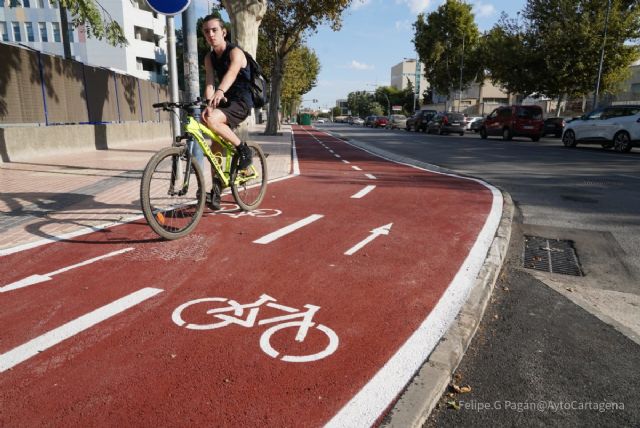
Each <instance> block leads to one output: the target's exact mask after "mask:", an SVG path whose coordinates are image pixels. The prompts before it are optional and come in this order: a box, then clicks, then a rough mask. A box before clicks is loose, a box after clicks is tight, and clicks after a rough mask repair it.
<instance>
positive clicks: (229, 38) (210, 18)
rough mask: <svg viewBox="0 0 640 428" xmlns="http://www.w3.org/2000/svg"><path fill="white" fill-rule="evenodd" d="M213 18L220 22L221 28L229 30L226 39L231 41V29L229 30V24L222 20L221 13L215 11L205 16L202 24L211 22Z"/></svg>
mask: <svg viewBox="0 0 640 428" xmlns="http://www.w3.org/2000/svg"><path fill="white" fill-rule="evenodd" d="M213 20H216V21H218V24H220V29H221V30H225V31H226V32H227V36H226V37H225V38H224V39H225V40H226V41H228V42H230V41H231V31H229V28H227V24H226V23H225V22H224V21H223V20H222V18H221V17H220V15H218V14H215V13H210V14H209V15H207V16H205V17H204V18H202V25H204V23H205V22H209V21H213Z"/></svg>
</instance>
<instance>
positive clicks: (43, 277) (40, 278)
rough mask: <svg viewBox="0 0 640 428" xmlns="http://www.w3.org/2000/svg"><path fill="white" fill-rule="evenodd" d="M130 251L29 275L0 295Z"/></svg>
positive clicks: (2, 289)
mask: <svg viewBox="0 0 640 428" xmlns="http://www.w3.org/2000/svg"><path fill="white" fill-rule="evenodd" d="M131 250H133V248H124V249H122V250H118V251H113V252H111V253H109V254H105V255H103V256H98V257H94V258H92V259H89V260H86V261H84V262H80V263H77V264H75V265H71V266H67V267H65V268H62V269H58V270H56V271H53V272H49V273H45V274H44V275H38V274H36V275H31V276H28V277H26V278H22V279H21V280H19V281H16V282H12V283H11V284H7V285H5V286H4V287H0V293H5V292H7V291H12V290H17V289H19V288H24V287H28V286H30V285H33V284H39V283H41V282H45V281H50V280H51V277H52V276H54V275H57V274H59V273H62V272H66V271H68V270H71V269H75V268H77V267H81V266H85V265H88V264H91V263H94V262H97V261H98V260H102V259H106V258H107V257H113V256H117V255H118V254H122V253H126V252H128V251H131Z"/></svg>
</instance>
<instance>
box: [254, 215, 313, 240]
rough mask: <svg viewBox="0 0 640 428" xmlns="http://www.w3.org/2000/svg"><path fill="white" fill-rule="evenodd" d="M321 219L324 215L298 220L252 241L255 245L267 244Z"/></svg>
mask: <svg viewBox="0 0 640 428" xmlns="http://www.w3.org/2000/svg"><path fill="white" fill-rule="evenodd" d="M322 217H324V215H322V214H313V215H310V216H309V217H307V218H303V219H302V220H298V221H296V222H295V223H293V224H290V225H289V226H286V227H283V228H282V229H279V230H276V231H275V232H272V233H270V234H268V235H265V236H263V237H262V238H260V239H256V240H255V241H253V242H254V243H255V244H269V243H271V242H273V241H275V240H276V239H279V238H282V237H283V236H285V235H288V234H290V233H291V232H294V231H296V230H298V229H300V228H301V227H304V226H306V225H308V224H311V223H313V222H314V221H316V220H320V219H321V218H322Z"/></svg>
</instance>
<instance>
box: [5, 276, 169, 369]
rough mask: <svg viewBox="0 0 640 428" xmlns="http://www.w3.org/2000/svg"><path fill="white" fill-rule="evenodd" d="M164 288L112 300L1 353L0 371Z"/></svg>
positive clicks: (140, 291)
mask: <svg viewBox="0 0 640 428" xmlns="http://www.w3.org/2000/svg"><path fill="white" fill-rule="evenodd" d="M163 291H164V290H161V289H159V288H151V287H147V288H143V289H142V290H138V291H136V292H135V293H131V294H129V295H128V296H124V297H122V298H120V299H118V300H116V301H115V302H111V303H109V304H107V305H105V306H102V307H101V308H98V309H96V310H94V311H92V312H89V313H88V314H85V315H83V316H81V317H80V318H76V319H75V320H73V321H69V322H68V323H66V324H64V325H61V326H60V327H58V328H55V329H53V330H51V331H49V332H48V333H45V334H43V335H41V336H38V337H36V338H35V339H32V340H30V341H29V342H27V343H25V344H23V345H20V346H18V347H17V348H13V349H12V350H10V351H8V352H5V353H4V354H0V373H2V372H3V371H5V370H8V369H10V368H12V367H13V366H15V365H17V364H20V363H21V362H23V361H25V360H28V359H29V358H31V357H33V356H34V355H37V354H38V353H39V352H42V351H44V350H46V349H49V348H51V347H52V346H54V345H57V344H58V343H60V342H62V341H63V340H66V339H68V338H70V337H71V336H74V335H76V334H78V333H80V332H81V331H84V330H86V329H88V328H90V327H93V326H94V325H96V324H98V323H99V322H102V321H104V320H106V319H108V318H111V317H112V316H114V315H116V314H119V313H120V312H123V311H125V310H127V309H129V308H131V307H133V306H135V305H137V304H138V303H142V302H143V301H145V300H147V299H149V298H151V297H153V296H155V295H156V294H158V293H162V292H163Z"/></svg>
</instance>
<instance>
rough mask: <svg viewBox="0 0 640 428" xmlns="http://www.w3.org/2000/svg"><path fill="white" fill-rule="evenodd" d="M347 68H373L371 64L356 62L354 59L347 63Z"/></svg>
mask: <svg viewBox="0 0 640 428" xmlns="http://www.w3.org/2000/svg"><path fill="white" fill-rule="evenodd" d="M347 68H353V69H355V70H373V65H368V64H365V63H362V62H358V61H356V60H355V59H354V60H352V61H351V63H350V64H349V65H347Z"/></svg>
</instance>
